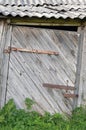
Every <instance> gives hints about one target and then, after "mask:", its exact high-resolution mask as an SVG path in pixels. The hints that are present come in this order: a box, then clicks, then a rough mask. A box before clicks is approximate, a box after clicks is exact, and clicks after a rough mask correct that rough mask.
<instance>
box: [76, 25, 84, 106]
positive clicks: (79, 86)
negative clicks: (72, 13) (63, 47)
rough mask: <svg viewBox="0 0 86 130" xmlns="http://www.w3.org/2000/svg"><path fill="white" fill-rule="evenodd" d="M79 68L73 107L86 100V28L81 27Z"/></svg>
mask: <svg viewBox="0 0 86 130" xmlns="http://www.w3.org/2000/svg"><path fill="white" fill-rule="evenodd" d="M78 32H79V40H78V56H77V66H76V67H77V70H76V82H75V88H76V89H75V94H78V98H77V97H76V98H75V99H74V104H73V108H76V107H80V106H81V105H82V104H83V101H84V100H85V101H86V28H85V27H80V28H79V31H78ZM85 103H86V102H85Z"/></svg>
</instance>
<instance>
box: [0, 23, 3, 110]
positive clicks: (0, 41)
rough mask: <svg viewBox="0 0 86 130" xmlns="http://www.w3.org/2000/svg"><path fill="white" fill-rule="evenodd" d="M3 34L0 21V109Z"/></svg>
mask: <svg viewBox="0 0 86 130" xmlns="http://www.w3.org/2000/svg"><path fill="white" fill-rule="evenodd" d="M3 33H4V21H0V107H1V94H2V86H1V80H2V75H1V70H2V59H3V55H2V48H3V47H2V40H3Z"/></svg>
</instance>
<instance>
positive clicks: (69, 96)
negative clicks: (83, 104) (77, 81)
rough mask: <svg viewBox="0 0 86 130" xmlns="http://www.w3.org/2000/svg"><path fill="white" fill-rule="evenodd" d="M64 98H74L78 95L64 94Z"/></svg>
mask: <svg viewBox="0 0 86 130" xmlns="http://www.w3.org/2000/svg"><path fill="white" fill-rule="evenodd" d="M64 97H65V98H76V97H78V94H64Z"/></svg>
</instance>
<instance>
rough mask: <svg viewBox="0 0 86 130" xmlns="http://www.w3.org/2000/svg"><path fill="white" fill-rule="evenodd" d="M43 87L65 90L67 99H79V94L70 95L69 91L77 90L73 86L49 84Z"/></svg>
mask: <svg viewBox="0 0 86 130" xmlns="http://www.w3.org/2000/svg"><path fill="white" fill-rule="evenodd" d="M43 86H44V87H48V88H56V89H64V90H66V93H65V94H63V95H64V97H65V98H77V97H78V94H70V93H68V90H75V89H76V88H75V87H73V86H68V85H67V86H65V85H54V84H48V83H44V84H43Z"/></svg>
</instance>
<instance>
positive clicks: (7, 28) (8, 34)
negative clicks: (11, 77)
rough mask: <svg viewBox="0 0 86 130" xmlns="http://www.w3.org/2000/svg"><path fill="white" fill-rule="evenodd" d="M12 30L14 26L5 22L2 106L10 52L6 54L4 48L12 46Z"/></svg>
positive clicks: (2, 43)
mask: <svg viewBox="0 0 86 130" xmlns="http://www.w3.org/2000/svg"><path fill="white" fill-rule="evenodd" d="M11 31H12V26H10V25H7V23H5V24H4V31H3V36H2V42H1V50H2V51H1V53H2V65H1V88H2V93H1V107H3V106H4V104H5V101H6V91H7V79H8V73H9V71H8V70H9V54H5V53H3V52H4V49H5V48H7V47H8V46H10V43H11Z"/></svg>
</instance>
